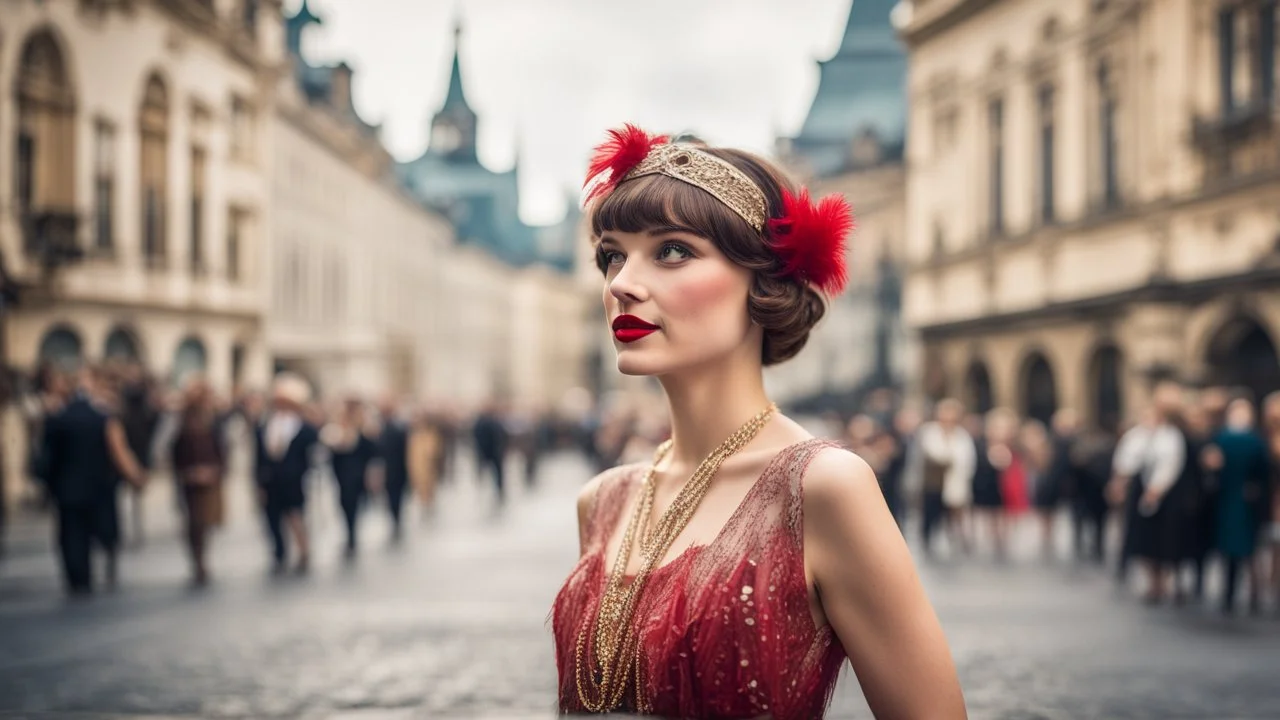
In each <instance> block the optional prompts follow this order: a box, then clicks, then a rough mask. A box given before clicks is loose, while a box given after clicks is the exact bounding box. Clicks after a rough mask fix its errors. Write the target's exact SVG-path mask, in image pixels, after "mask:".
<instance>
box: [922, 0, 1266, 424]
mask: <svg viewBox="0 0 1280 720" xmlns="http://www.w3.org/2000/svg"><path fill="white" fill-rule="evenodd" d="M900 19H901V22H902V35H903V37H904V38H905V40H906V42H907V44H908V46H909V48H910V58H911V62H910V74H909V80H908V92H909V97H910V100H911V105H912V111H913V122H912V123H911V126H910V134H909V137H908V143H907V154H908V157H907V162H908V167H909V172H908V176H907V177H908V179H907V240H908V241H907V255H908V263H909V271H908V274H907V279H906V289H905V295H904V299H905V313H906V317H907V320H908V322H909V323H910V325H911V326H912V327H913V328H914V329H916V330H917V331H918V332H919V333H920V337H921V342H922V344H923V354H924V362H923V364H922V366H921V373H920V374H919V375H918V381H919V383H920V385H919V389H920V391H922V392H923V393H924V394H925V395H927V396H930V397H939V396H942V395H946V394H954V395H958V396H960V397H962V398H964V399H966V400H967V401H968V403H969V404H970V406H971V407H974V408H975V409H979V410H982V409H986V408H988V407H990V406H992V405H993V404H995V405H1009V406H1011V407H1014V408H1015V409H1017V410H1019V411H1021V412H1023V413H1025V414H1026V415H1028V416H1031V417H1036V418H1040V419H1044V418H1046V417H1048V416H1049V415H1050V414H1051V413H1052V412H1053V410H1054V409H1055V408H1057V407H1060V406H1072V407H1075V408H1079V409H1081V410H1082V411H1084V413H1085V415H1086V417H1088V418H1089V419H1091V420H1094V421H1097V422H1103V423H1113V422H1115V421H1116V420H1117V419H1120V418H1123V417H1125V416H1126V415H1128V414H1130V413H1131V412H1132V411H1133V410H1134V409H1136V408H1138V407H1139V406H1141V405H1142V404H1144V403H1145V401H1146V399H1147V398H1146V394H1147V391H1148V388H1149V387H1150V383H1149V382H1148V381H1149V380H1151V379H1153V378H1157V377H1160V376H1162V375H1170V374H1171V375H1177V376H1179V377H1181V378H1183V379H1185V380H1189V381H1192V382H1196V383H1228V384H1231V385H1242V386H1246V387H1249V388H1251V389H1252V390H1253V391H1254V393H1255V394H1256V395H1257V396H1258V397H1261V395H1262V394H1263V393H1265V392H1268V391H1271V390H1276V389H1278V388H1280V365H1278V364H1277V358H1276V346H1275V338H1276V337H1277V333H1280V290H1278V288H1280V214H1278V213H1277V207H1280V172H1278V171H1280V128H1278V127H1277V124H1276V116H1277V108H1276V97H1275V89H1274V85H1275V80H1274V78H1275V67H1276V55H1275V46H1276V35H1275V30H1276V2H1274V0H1267V1H1260V2H1252V1H1247V2H1235V1H1227V0H1212V1H1211V0H1160V1H1159V2H1149V1H1148V2H1143V1H1142V0H1109V1H1102V0H1091V1H1088V2H1086V1H1085V0H1076V1H1075V2H1059V1H1056V0H1044V1H1043V2H1012V1H1009V2H973V1H971V0H928V1H924V2H919V1H917V2H913V3H909V4H907V5H906V7H905V11H904V12H903V15H902V17H901V18H900Z"/></svg>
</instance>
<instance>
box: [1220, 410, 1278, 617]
mask: <svg viewBox="0 0 1280 720" xmlns="http://www.w3.org/2000/svg"><path fill="white" fill-rule="evenodd" d="M1213 448H1214V450H1216V455H1214V454H1211V456H1210V457H1211V459H1210V462H1211V463H1212V464H1215V465H1217V468H1216V469H1217V471H1218V472H1217V475H1218V502H1217V507H1216V508H1215V509H1216V511H1217V519H1216V522H1215V523H1214V525H1215V530H1216V537H1215V543H1214V544H1215V547H1216V549H1217V551H1218V552H1219V553H1220V554H1221V555H1222V557H1223V559H1224V560H1225V561H1226V565H1227V568H1226V569H1227V577H1226V584H1225V586H1224V590H1223V596H1222V611H1223V612H1224V613H1231V612H1234V611H1235V596H1236V586H1237V585H1238V581H1239V577H1240V570H1241V568H1242V566H1243V567H1244V568H1245V569H1247V570H1248V575H1249V607H1250V609H1251V611H1253V612H1258V611H1259V610H1260V609H1261V603H1262V592H1261V591H1262V577H1261V575H1262V573H1261V572H1260V568H1259V567H1258V566H1257V565H1256V564H1255V563H1254V562H1253V556H1254V553H1255V552H1256V550H1257V546H1258V540H1259V536H1260V535H1261V533H1262V528H1263V525H1264V521H1265V519H1266V517H1267V513H1268V510H1269V508H1268V507H1267V500H1268V497H1267V485H1268V483H1269V481H1270V475H1271V467H1270V461H1269V458H1268V453H1267V446H1266V443H1264V442H1263V440H1262V438H1261V437H1259V436H1258V435H1257V433H1255V432H1254V412H1253V404H1252V403H1250V402H1249V401H1248V400H1245V399H1237V400H1233V401H1232V402H1231V404H1230V405H1229V406H1228V408H1227V418H1226V426H1225V427H1224V428H1223V429H1222V430H1220V431H1219V432H1218V434H1217V435H1215V436H1214V438H1213Z"/></svg>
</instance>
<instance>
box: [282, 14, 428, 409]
mask: <svg viewBox="0 0 1280 720" xmlns="http://www.w3.org/2000/svg"><path fill="white" fill-rule="evenodd" d="M320 22H321V20H320V18H319V17H318V16H316V15H315V14H313V13H312V11H311V8H310V7H309V6H308V4H307V3H305V2H304V3H303V4H302V6H301V7H300V9H299V10H298V12H297V13H295V14H294V15H293V16H291V17H289V18H288V20H287V21H286V33H285V38H284V43H285V49H286V50H287V58H288V62H289V67H288V72H286V73H284V74H283V75H282V77H281V79H280V82H279V87H278V89H277V103H276V113H275V115H274V118H273V133H274V143H273V145H274V159H273V164H272V176H273V177H272V180H273V182H272V203H273V212H272V220H273V222H272V247H271V259H272V262H271V266H272V273H271V275H272V283H271V293H270V298H269V299H268V312H267V318H268V322H267V340H268V346H269V348H270V351H271V355H272V359H273V364H274V366H275V368H276V369H286V368H287V369H290V370H294V371H296V372H299V373H301V374H303V375H304V376H306V377H307V378H309V379H310V380H311V381H312V383H313V384H314V385H315V387H316V389H317V390H318V391H320V393H321V394H323V395H328V396H334V395H338V394H342V393H359V394H363V395H366V396H368V395H371V394H374V393H381V392H386V391H390V392H395V393H399V394H402V395H418V394H421V393H425V392H426V391H427V390H428V386H429V385H430V382H429V379H428V373H429V371H430V367H429V366H430V364H431V360H430V358H431V357H432V355H433V353H438V351H439V348H438V347H436V342H435V336H436V333H437V330H438V328H437V327H436V324H435V323H434V319H435V314H434V313H433V312H432V308H433V306H434V305H436V304H437V303H438V301H439V288H440V286H441V283H442V272H441V269H442V267H443V263H442V260H443V259H444V258H445V256H446V255H447V254H448V252H449V249H450V246H451V245H452V242H453V230H452V228H451V227H450V226H449V225H448V223H447V221H446V220H445V219H444V218H442V217H440V216H439V215H437V214H435V213H433V212H431V211H430V210H428V209H426V208H425V207H423V206H422V204H421V203H420V202H418V200H417V199H416V198H414V197H413V196H412V195H411V194H410V193H408V192H407V191H406V190H405V189H404V188H403V187H401V185H400V183H399V182H398V179H397V178H396V176H395V163H394V160H393V159H392V158H391V155H390V154H389V153H388V152H387V151H386V149H385V148H384V147H383V145H382V141H381V139H380V137H379V132H378V131H379V129H378V128H377V127H375V126H373V125H370V124H369V123H367V122H365V121H364V120H363V119H361V117H360V116H359V114H358V113H357V112H356V110H355V107H354V106H353V104H352V95H351V93H352V87H353V83H354V82H355V72H354V70H353V69H352V68H351V67H350V66H349V65H347V64H346V63H345V62H337V63H334V64H331V65H316V64H312V63H311V62H308V60H307V59H305V58H304V57H303V54H302V40H303V35H304V32H305V30H306V28H307V26H309V25H311V24H318V23H320Z"/></svg>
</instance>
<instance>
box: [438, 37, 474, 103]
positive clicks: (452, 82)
mask: <svg viewBox="0 0 1280 720" xmlns="http://www.w3.org/2000/svg"><path fill="white" fill-rule="evenodd" d="M461 48H462V20H460V19H459V20H456V21H455V22H454V24H453V70H452V71H451V73H450V75H449V93H448V95H446V96H445V99H444V108H443V109H444V110H450V109H453V108H459V109H464V110H466V111H468V112H470V111H471V106H470V105H468V104H467V96H466V94H465V93H463V91H462V63H461V62H460V61H459V59H458V55H459V52H460V51H461Z"/></svg>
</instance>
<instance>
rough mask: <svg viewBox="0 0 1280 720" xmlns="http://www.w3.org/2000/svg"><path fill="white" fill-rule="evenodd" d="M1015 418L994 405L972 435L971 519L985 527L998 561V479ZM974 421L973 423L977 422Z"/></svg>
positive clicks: (1001, 541) (1001, 554)
mask: <svg viewBox="0 0 1280 720" xmlns="http://www.w3.org/2000/svg"><path fill="white" fill-rule="evenodd" d="M1016 423H1017V421H1016V420H1015V419H1014V417H1013V414H1012V413H1010V412H1009V411H1008V410H1004V409H1002V408H996V409H994V410H991V411H989V412H988V413H987V415H986V418H985V419H984V420H983V421H982V423H981V425H982V432H981V433H977V434H976V437H975V438H974V449H975V452H974V455H975V457H976V459H977V462H976V463H975V465H974V471H973V509H974V519H975V521H976V522H981V523H982V524H983V525H986V526H987V531H988V534H990V535H991V544H992V548H993V550H994V553H995V557H996V559H998V560H1003V559H1004V558H1005V517H1004V494H1003V493H1002V492H1001V488H1000V481H1001V477H1002V475H1003V472H1004V469H1005V468H1006V467H1008V464H1009V461H1010V460H1012V458H1013V453H1012V451H1010V450H1009V443H1010V442H1011V441H1012V439H1013V429H1014V428H1015V427H1016ZM977 424H978V423H975V425H977Z"/></svg>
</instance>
